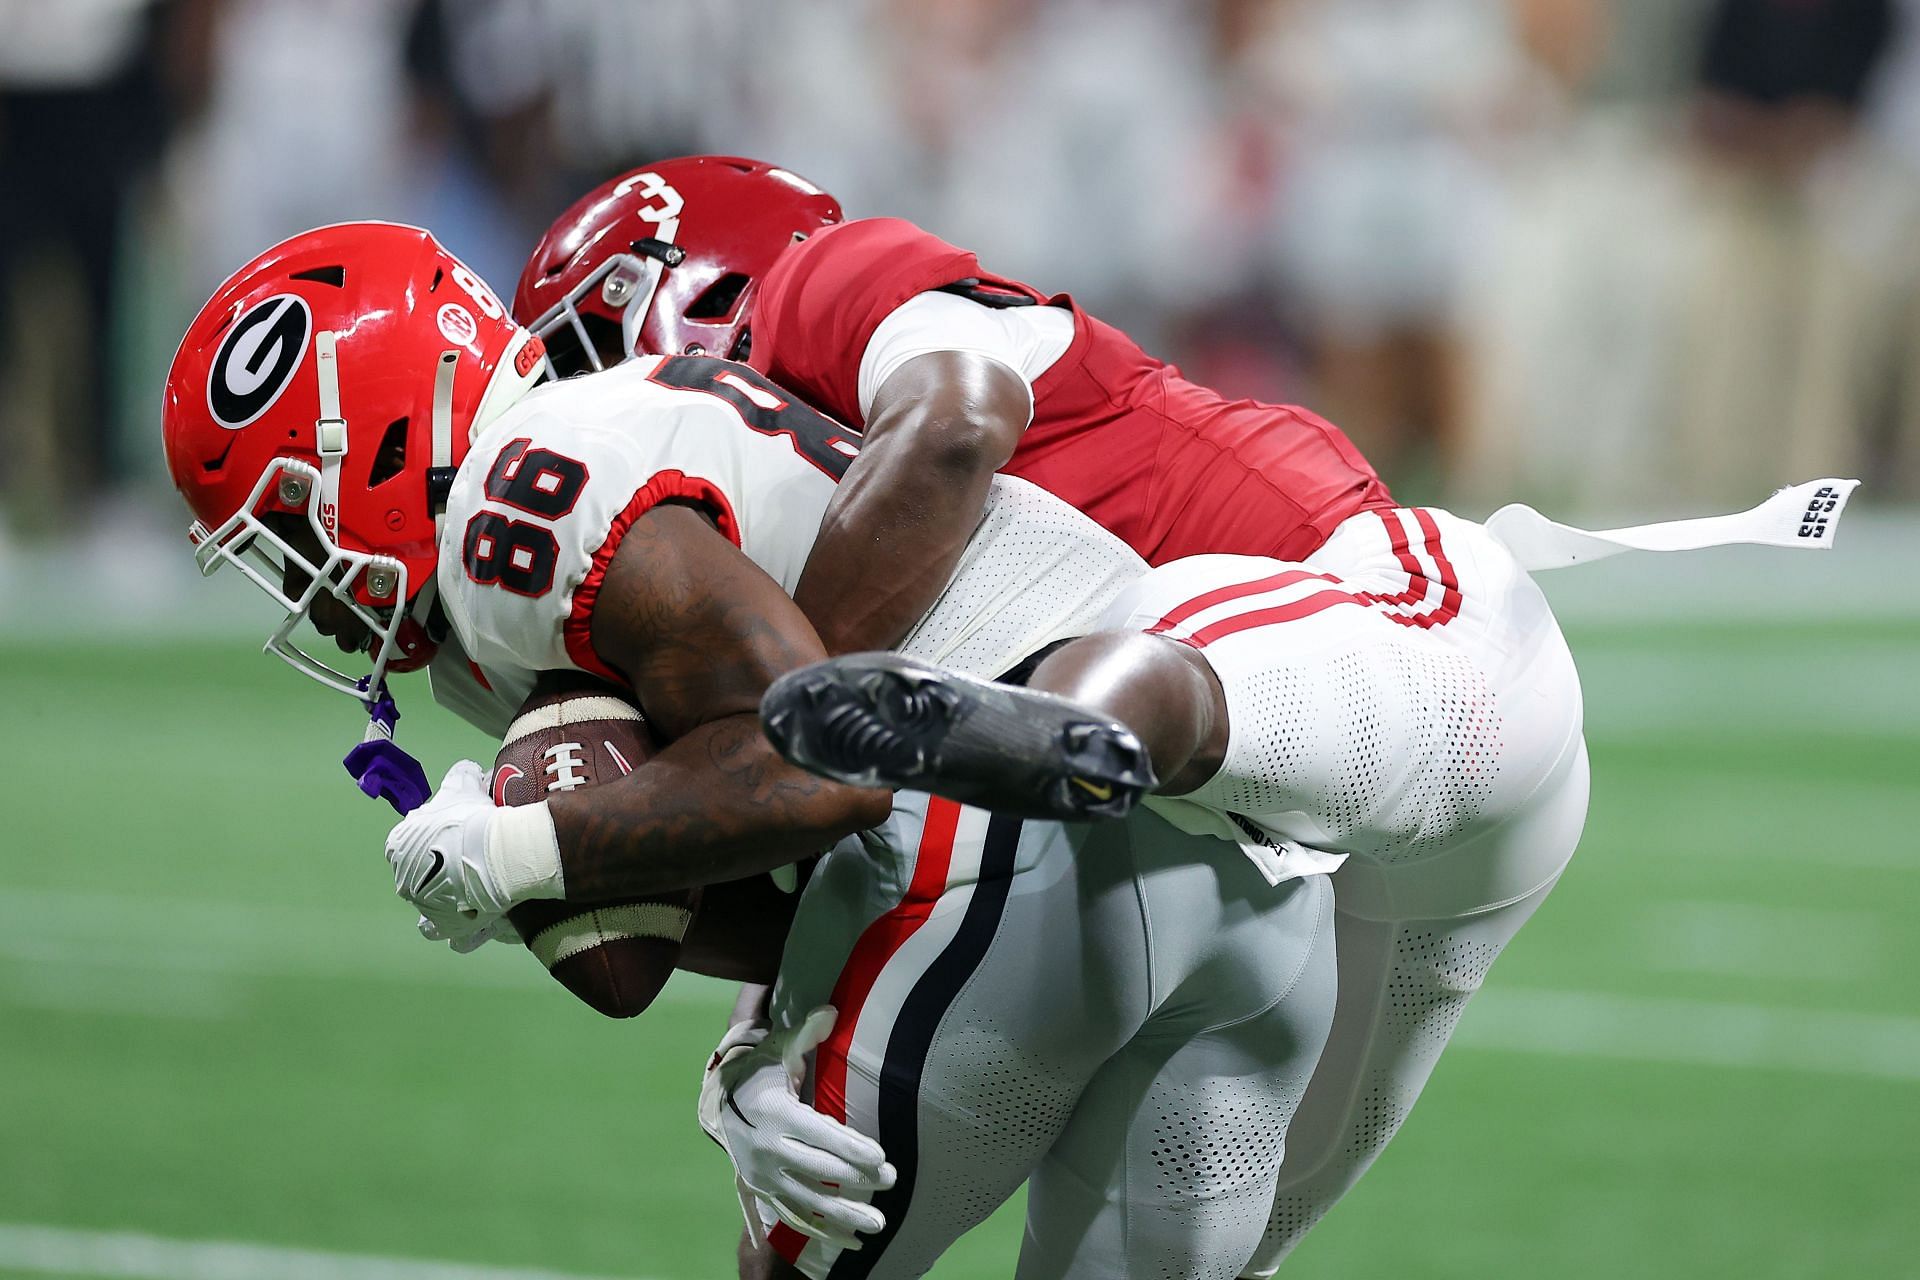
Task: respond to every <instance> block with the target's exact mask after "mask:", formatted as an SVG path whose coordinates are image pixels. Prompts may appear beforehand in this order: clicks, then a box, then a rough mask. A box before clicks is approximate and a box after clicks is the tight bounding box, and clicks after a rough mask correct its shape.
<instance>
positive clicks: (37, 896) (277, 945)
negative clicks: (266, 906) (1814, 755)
mask: <svg viewBox="0 0 1920 1280" xmlns="http://www.w3.org/2000/svg"><path fill="white" fill-rule="evenodd" d="M1647 910H1648V912H1649V915H1648V916H1647V919H1646V920H1645V922H1644V924H1643V930H1642V932H1643V938H1642V941H1644V942H1646V943H1647V944H1648V945H1650V946H1651V945H1653V943H1654V940H1655V939H1657V938H1659V937H1665V939H1666V941H1667V944H1668V945H1669V946H1670V947H1671V948H1677V949H1676V950H1670V951H1666V952H1662V953H1661V954H1659V955H1656V956H1653V957H1651V958H1652V959H1653V960H1654V961H1655V962H1656V963H1658V964H1660V965H1661V966H1662V967H1664V968H1666V969H1668V970H1696V969H1697V970H1706V971H1712V972H1716V973H1721V972H1728V973H1733V974H1736V975H1738V974H1742V973H1751V974H1752V976H1754V977H1756V978H1760V979H1765V980H1770V979H1772V978H1776V977H1780V976H1800V977H1818V978H1826V979H1831V980H1834V981H1837V982H1838V981H1845V980H1848V979H1851V980H1853V981H1869V980H1871V979H1872V978H1873V976H1874V975H1875V974H1881V973H1888V970H1887V969H1886V968H1885V967H1884V966H1885V963H1886V942H1887V934H1886V924H1885V922H1884V921H1883V920H1880V919H1879V918H1877V917H1873V916H1870V915H1864V914H1857V913H1851V912H1805V911H1800V910H1791V911H1789V910H1779V909H1774V908H1767V907H1756V906H1752V905H1744V904H1734V903H1721V902H1711V901H1704V902H1703V901H1687V902H1675V903H1666V904H1660V903H1650V904H1649V906H1648V908H1647ZM1801 938H1805V939H1808V942H1807V944H1806V945H1798V944H1796V943H1795V940H1796V939H1801ZM1821 938H1826V939H1829V940H1833V941H1835V942H1836V944H1838V950H1835V949H1832V948H1828V947H1827V946H1826V945H1825V944H1824V943H1822V942H1820V941H1819V940H1820V939H1821ZM1696 943H1697V944H1698V945H1695V944H1696ZM1783 947H1784V948H1785V950H1784V951H1782V950H1780V948H1783ZM1770 949H1771V950H1770ZM486 951H487V952H491V953H492V954H485V953H483V954H480V955H476V956H455V955H451V954H447V953H446V952H445V951H444V950H440V951H435V950H434V949H433V948H431V947H429V945H428V944H426V943H424V942H420V941H417V940H415V939H414V938H413V937H411V936H410V930H408V929H407V927H406V925H405V921H404V920H402V919H397V918H394V917H393V916H390V915H387V914H384V913H383V914H380V915H372V914H366V915H362V914H357V913H313V914H309V913H302V912H288V913H285V914H284V915H281V916H277V917H276V916H271V915H268V914H265V913H262V912H261V911H260V910H259V909H258V908H257V907H254V906H251V905H249V904H245V903H221V902H211V901H206V900H172V901H168V902H151V901H147V900H142V899H135V898H131V897H127V896H122V895H112V894H104V895H103V894H91V893H75V892H65V891H51V890H16V889H8V888H5V887H0V1006H13V1007H24V1008H57V1009H67V1010H74V1011H80V1012H92V1013H101V1014H108V1015H112V1016H158V1017H182V1018H201V1019H205V1018H219V1017H227V1016H238V1015H239V1014H241V1013H243V1012H244V1011H245V1009H246V1008H247V1007H248V1005H249V1003H250V1000H251V998H252V996H253V994H254V993H255V991H256V990H257V988H256V986H255V984H256V983H257V981H258V980H261V979H275V978H287V977H292V978H321V979H335V980H345V981H369V980H372V981H392V982H399V983H405V984H409V985H429V986H434V985H441V984H445V985H449V986H461V987H468V986H481V987H499V988H503V989H512V990H520V991H531V990H537V989H539V988H541V987H543V986H545V985H546V984H547V982H548V979H547V978H546V977H545V976H544V975H543V974H542V973H541V972H540V969H539V966H538V964H537V963H536V962H535V961H534V960H533V958H532V957H531V956H527V955H523V954H520V952H519V949H518V948H506V947H488V948H486ZM1736 952H1737V953H1738V962H1737V963H1736V957H1735V953H1736ZM1876 961H1878V962H1879V963H1876ZM1889 976H1890V975H1889ZM732 996H733V987H732V985H731V984H728V983H724V982H720V981H718V980H717V979H712V978H701V977H699V976H697V975H695V974H686V973H683V974H678V975H676V976H675V978H674V980H673V981H672V982H671V983H670V984H668V986H667V989H666V990H665V991H664V992H663V993H662V994H661V998H662V1000H663V1001H666V1002H669V1003H675V1004H688V1005H704V1006H713V1007H716V1008H717V1007H723V1006H725V1005H726V1004H728V1003H729V1002H730V1001H731V1000H732ZM1456 1039H1457V1040H1458V1042H1459V1043H1460V1044H1462V1045H1463V1046H1466V1047H1468V1048H1470V1049H1486V1050H1499V1051H1502V1052H1509V1053H1535V1054H1547V1055H1555V1056H1565V1057H1590V1058H1612V1059H1622V1060H1630V1061H1638V1062H1656V1063H1688V1064H1697V1065H1704V1066H1717V1067H1735V1068H1756V1069H1778V1070H1786V1071H1799V1072H1812V1073H1815V1074H1823V1075H1848V1076H1866V1077H1875V1078H1880V1079H1891V1080H1920V1018H1916V1017H1911V1016H1906V1015H1900V1014H1867V1013H1843V1012H1833V1011H1828V1010H1820V1009H1795V1008H1786V1007H1780V1006H1773V1005H1763V1004H1746V1003H1716V1002H1710V1001H1693V1000H1681V999H1671V998H1666V997H1650V996H1633V995H1617V994H1606V993H1601V992H1594V991H1571V990H1568V991H1561V990H1543V989H1539V988H1525V987H1521V988H1513V987H1506V986H1502V985H1498V984H1496V985H1495V986H1494V987H1492V988H1491V989H1489V990H1488V991H1487V992H1485V993H1484V994H1483V995H1481V996H1479V997H1477V998H1476V999H1475V1000H1474V1002H1473V1004H1472V1005H1471V1006H1470V1008H1469V1010H1468V1012H1467V1016H1466V1018H1465V1020H1464V1021H1463V1023H1462V1024H1461V1028H1460V1031H1459V1034H1458V1036H1457V1037H1456Z"/></svg>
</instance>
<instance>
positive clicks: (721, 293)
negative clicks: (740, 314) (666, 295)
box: [687, 271, 751, 321]
mask: <svg viewBox="0 0 1920 1280" xmlns="http://www.w3.org/2000/svg"><path fill="white" fill-rule="evenodd" d="M750 282H751V281H750V278H749V277H748V276H745V275H742V274H741V273H740V272H738V271H729V272H727V274H725V275H723V276H721V277H720V278H719V279H718V280H715V281H714V282H713V283H712V284H710V285H708V286H707V287H706V289H704V290H703V291H702V292H701V294H700V296H699V297H697V298H695V299H694V300H693V304H692V305H691V306H689V307H688V308H687V319H689V320H709V321H721V320H730V319H732V318H733V312H734V308H736V307H738V306H739V305H740V295H741V294H743V293H745V292H746V290H747V285H748V284H749V283H750Z"/></svg>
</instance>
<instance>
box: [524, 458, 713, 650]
mask: <svg viewBox="0 0 1920 1280" xmlns="http://www.w3.org/2000/svg"><path fill="white" fill-rule="evenodd" d="M676 500H678V501H685V502H696V503H698V504H700V505H701V506H703V507H705V508H707V509H708V510H709V511H711V512H712V513H713V518H714V521H715V522H716V523H717V524H718V525H719V526H720V532H721V533H723V534H725V535H726V536H727V541H729V542H731V543H733V545H734V546H736V547H737V546H739V545H740V522H739V521H738V520H736V519H735V518H734V514H733V504H732V503H730V502H728V501H727V495H726V494H724V493H722V492H721V491H720V487H719V486H718V485H716V484H714V483H713V482H712V481H711V480H703V479H701V478H700V477H698V476H690V475H688V474H687V473H686V472H684V471H661V472H657V473H656V474H655V475H654V477H653V478H652V479H651V480H649V481H647V482H646V483H645V484H644V485H642V486H640V489H639V491H638V492H636V493H635V494H634V495H633V497H632V499H631V500H630V501H628V503H627V505H626V506H625V507H624V508H622V509H621V511H620V514H618V515H616V516H615V517H614V518H613V524H612V525H611V526H609V527H608V529H607V540H606V541H605V542H602V543H601V544H600V549H599V550H598V551H596V552H594V553H593V564H592V565H591V566H590V567H589V568H588V569H587V576H586V577H585V578H583V579H581V581H580V585H579V586H577V587H575V588H574V589H573V603H572V606H571V608H569V609H568V611H567V620H566V623H565V624H564V625H563V627H562V630H561V638H562V639H563V640H564V641H565V642H566V646H567V656H568V657H569V658H571V659H573V665H574V666H576V667H579V668H580V669H581V670H582V671H586V672H590V673H591V674H593V675H596V676H599V677H600V678H601V679H603V680H611V681H613V682H614V683H615V684H622V685H627V686H628V687H631V686H632V682H631V681H630V680H628V679H627V677H626V676H624V675H622V674H621V673H619V672H618V671H615V670H614V669H613V668H612V667H610V666H608V665H607V664H606V663H604V662H602V661H601V660H600V655H599V654H597V653H595V652H594V651H593V606H594V604H595V603H596V602H597V601H598V600H599V598H600V583H601V581H602V580H603V579H604V578H605V577H606V576H607V566H608V565H610V564H612V563H613V557H614V553H615V552H617V551H619V550H620V544H621V542H623V541H624V540H625V539H626V536H627V530H629V529H631V528H633V523H634V521H636V520H638V519H639V518H640V517H641V516H643V515H645V514H647V512H649V511H651V510H653V509H654V508H655V507H657V506H659V505H660V504H661V503H663V502H672V501H676Z"/></svg>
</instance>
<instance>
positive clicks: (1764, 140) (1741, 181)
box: [1674, 0, 1912, 495]
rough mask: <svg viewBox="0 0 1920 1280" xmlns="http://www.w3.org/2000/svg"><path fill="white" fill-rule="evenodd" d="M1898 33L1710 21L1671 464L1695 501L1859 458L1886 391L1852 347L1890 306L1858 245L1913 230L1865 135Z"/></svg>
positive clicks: (1837, 25) (1842, 21) (1729, 8)
mask: <svg viewBox="0 0 1920 1280" xmlns="http://www.w3.org/2000/svg"><path fill="white" fill-rule="evenodd" d="M1894 23H1895V13H1894V8H1893V4H1892V0H1717V2H1716V3H1715V4H1714V6H1713V8H1712V11H1711V17H1710V19H1709V21H1708V24H1707V28H1706V40H1705V45H1704V48H1703V51H1702V55H1701V60H1700V70H1699V82H1698V91H1697V94H1696V97H1695V103H1694V112H1693V125H1694V140H1695V150H1694V155H1695V161H1696V163H1695V181H1696V184H1697V189H1696V193H1695V195H1696V199H1697V201H1698V211H1699V223H1698V237H1697V240H1696V242H1695V245H1694V253H1693V255H1692V264H1691V265H1692V269H1691V271H1690V272H1689V280H1688V297H1687V306H1686V312H1685V315H1684V321H1683V323H1684V326H1685V327H1684V331H1683V335H1682V344H1683V346H1682V355H1683V365H1682V367H1683V369H1684V370H1685V382H1684V384H1683V386H1682V388H1681V394H1680V400H1679V403H1678V405H1677V421H1676V427H1677V429H1678V430H1677V442H1678V446H1679V447H1678V449H1677V450H1676V456H1675V458H1674V463H1675V467H1676V473H1677V475H1678V477H1679V479H1680V481H1681V483H1682V484H1683V485H1684V486H1685V487H1686V488H1687V489H1689V490H1690V491H1693V492H1700V493H1716V494H1718V493H1724V494H1728V495H1732V494H1736V493H1751V492H1753V491H1754V490H1755V489H1759V488H1764V486H1766V485H1768V484H1770V483H1773V482H1775V481H1777V480H1778V479H1779V478H1780V477H1781V476H1782V475H1783V474H1786V475H1792V476H1802V475H1821V474H1839V473H1844V472H1847V471H1850V470H1852V469H1853V468H1856V467H1858V466H1860V465H1861V463H1862V462H1863V461H1864V458H1863V447H1862V440H1861V438H1860V435H1861V429H1862V428H1863V427H1864V426H1865V421H1864V419H1865V416H1866V415H1867V413H1868V412H1869V410H1868V405H1867V401H1868V400H1871V399H1877V398H1882V397H1881V392H1882V390H1883V389H1884V388H1883V387H1882V388H1875V387H1872V386H1870V385H1866V384H1863V383H1862V381H1861V380H1862V378H1863V377H1864V378H1866V379H1868V380H1869V382H1870V381H1872V380H1874V379H1875V373H1874V371H1873V370H1870V369H1865V368H1862V367H1861V366H1860V364H1859V362H1858V360H1857V358H1856V357H1857V354H1858V348H1857V346H1856V345H1855V344H1854V342H1853V341H1852V339H1856V338H1858V337H1860V336H1862V335H1864V334H1865V333H1868V332H1870V331H1871V330H1873V329H1874V328H1876V327H1877V326H1878V325H1879V323H1880V320H1881V319H1882V318H1883V314H1884V312H1885V311H1886V310H1887V305H1888V302H1889V299H1888V298H1887V297H1886V291H1885V288H1884V285H1883V284H1881V283H1879V282H1877V281H1876V276H1879V277H1881V278H1882V279H1885V278H1886V276H1887V272H1886V264H1884V263H1883V262H1881V261H1878V260H1877V259H1878V258H1879V255H1878V254H1876V253H1874V252H1872V251H1871V249H1870V248H1869V245H1868V244H1867V243H1863V242H1862V241H1861V240H1860V238H1859V237H1860V234H1861V232H1862V231H1863V230H1864V229H1865V228H1866V227H1867V225H1869V224H1870V223H1871V222H1872V221H1873V220H1874V219H1875V218H1880V219H1883V220H1884V219H1886V218H1888V217H1892V218H1893V219H1894V221H1895V222H1896V223H1898V222H1901V221H1905V222H1906V224H1907V225H1908V226H1911V225H1912V223H1911V219H1910V217H1906V216H1905V215H1902V214H1901V212H1900V206H1902V205H1910V204H1911V200H1910V196H1909V195H1908V194H1907V193H1906V192H1904V191H1903V188H1905V187H1907V186H1908V185H1909V184H1908V183H1907V182H1906V181H1904V180H1902V181H1896V182H1892V183H1889V182H1888V181H1887V180H1886V179H1887V177H1888V176H1889V175H1888V174H1886V173H1885V172H1884V170H1883V157H1881V156H1879V155H1878V154H1877V153H1876V152H1875V151H1874V149H1873V148H1872V146H1871V145H1870V142H1869V140H1868V139H1866V138H1865V137H1863V136H1862V134H1861V132H1860V129H1859V125H1860V121H1861V119H1862V111H1863V108H1864V105H1865V102H1866V96H1867V91H1868V88H1869V86H1870V84H1871V81H1872V77H1873V73H1874V71H1875V70H1876V68H1877V67H1878V66H1879V64H1880V62H1881V60H1882V58H1883V57H1884V56H1885V54H1886V53H1887V51H1888V50H1889V48H1890V47H1891V44H1892V40H1893V37H1894V34H1895V27H1894ZM1889 202H1891V203H1889ZM1909 242H1910V240H1909ZM1897 247H1898V248H1899V249H1901V250H1902V251H1905V246H1904V245H1900V246H1897ZM1898 274H1899V273H1897V272H1896V273H1893V275H1894V278H1897V277H1898ZM1905 287H1906V288H1907V289H1909V290H1910V288H1911V283H1910V281H1909V283H1908V284H1907V285H1906V286H1905ZM1885 372H1886V371H1885V370H1881V371H1880V373H1881V375H1882V376H1884V373H1885ZM1849 404H1850V405H1851V412H1848V411H1846V410H1844V409H1841V407H1842V406H1847V405H1849ZM1836 409H1841V411H1840V412H1835V410H1836Z"/></svg>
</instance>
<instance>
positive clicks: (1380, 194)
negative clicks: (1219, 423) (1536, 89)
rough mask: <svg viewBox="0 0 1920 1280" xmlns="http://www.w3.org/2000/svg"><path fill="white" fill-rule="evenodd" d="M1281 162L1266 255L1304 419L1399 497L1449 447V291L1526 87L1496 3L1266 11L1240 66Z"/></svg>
mask: <svg viewBox="0 0 1920 1280" xmlns="http://www.w3.org/2000/svg"><path fill="white" fill-rule="evenodd" d="M1242 57H1243V59H1244V62H1245V70H1244V71H1243V73H1242V74H1243V75H1247V76H1249V77H1250V78H1251V81H1252V85H1251V91H1252V92H1253V93H1255V94H1256V95H1257V99H1256V100H1260V99H1264V101H1265V102H1266V103H1268V104H1269V121H1270V128H1271V129H1272V130H1273V145H1274V146H1275V147H1276V148H1277V154H1278V157H1279V164H1278V165H1277V166H1276V170H1275V172H1276V181H1277V184H1278V185H1277V190H1276V200H1275V209H1274V219H1273V223H1272V226H1271V232H1270V235H1271V240H1270V243H1271V246H1272V248H1271V253H1272V254H1273V255H1274V258H1275V261H1276V262H1277V263H1278V265H1279V269H1280V274H1281V279H1282V281H1283V283H1284V285H1285V287H1286V289H1287V290H1288V292H1289V295H1290V301H1291V302H1292V303H1293V304H1295V305H1296V306H1298V307H1299V309H1300V311H1301V314H1302V319H1303V324H1304V327H1305V330H1306V338H1307V342H1308V345H1309V350H1310V358H1311V362H1312V368H1313V370H1314V382H1315V389H1314V392H1313V395H1314V400H1315V405H1316V407H1317V408H1319V409H1321V410H1322V411H1323V412H1325V413H1327V414H1328V415H1329V416H1330V417H1332V418H1333V419H1334V420H1335V421H1337V422H1339V423H1340V424H1341V425H1342V426H1344V427H1345V428H1346V429H1347V430H1348V431H1349V432H1350V433H1351V434H1352V435H1353V436H1354V438H1355V440H1356V441H1357V442H1359V444H1360V445H1361V447H1362V448H1363V449H1366V450H1367V451H1368V452H1369V454H1370V456H1372V457H1373V458H1374V459H1375V460H1376V462H1377V463H1378V464H1379V465H1380V466H1381V467H1382V468H1383V470H1385V471H1386V472H1387V473H1388V474H1389V475H1390V476H1393V477H1395V478H1396V480H1399V479H1404V477H1405V476H1406V474H1407V472H1408V471H1409V469H1410V468H1413V467H1416V466H1420V467H1426V468H1431V467H1433V466H1435V465H1436V464H1438V463H1440V462H1442V461H1443V459H1442V457H1441V456H1440V455H1442V454H1443V453H1444V451H1445V449H1446V448H1447V446H1448V444H1449V443H1450V442H1451V441H1453V440H1454V439H1455V437H1456V436H1457V434H1458V427H1457V420H1458V414H1459V408H1460V400H1459V375H1460V355H1461V353H1460V350H1459V333H1458V327H1457V315H1456V306H1457V301H1458V299H1459V297H1460V293H1461V289H1462V286H1463V284H1464V283H1465V281H1466V279H1467V277H1468V275H1469V273H1470V272H1471V271H1472V270H1473V269H1474V266H1475V264H1476V262H1477V261H1478V260H1479V259H1480V258H1481V256H1482V255H1483V254H1484V252H1485V250H1486V246H1487V245H1488V244H1489V243H1490V241H1491V239H1492V238H1493V236H1494V235H1495V234H1496V232H1497V228H1498V227H1499V224H1500V217H1501V205H1502V179H1501V165H1502V158H1503V153H1504V151H1505V150H1506V148H1507V147H1508V145H1509V143H1510V139H1511V136H1512V134H1513V133H1514V131H1515V130H1516V128H1517V127H1519V126H1521V125H1522V124H1524V122H1525V121H1526V119H1527V106H1528V102H1529V98H1530V92H1531V85H1532V77H1533V72H1532V69H1531V68H1530V67H1529V65H1528V64H1527V62H1526V60H1525V59H1524V58H1523V57H1522V56H1521V51H1520V48H1519V46H1518V44H1517V42H1516V40H1515V34H1514V28H1513V23H1512V19H1511V15H1510V14H1509V12H1508V10H1507V8H1506V5H1505V4H1504V3H1503V0H1278V2H1277V3H1275V4H1273V5H1272V6H1271V7H1270V10H1269V13H1268V20H1267V21H1266V23H1265V24H1264V29H1263V30H1262V31H1260V32H1259V34H1258V35H1257V36H1256V37H1255V39H1253V40H1252V41H1251V42H1250V43H1249V45H1248V46H1247V48H1246V50H1245V51H1244V53H1243V55H1242Z"/></svg>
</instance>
